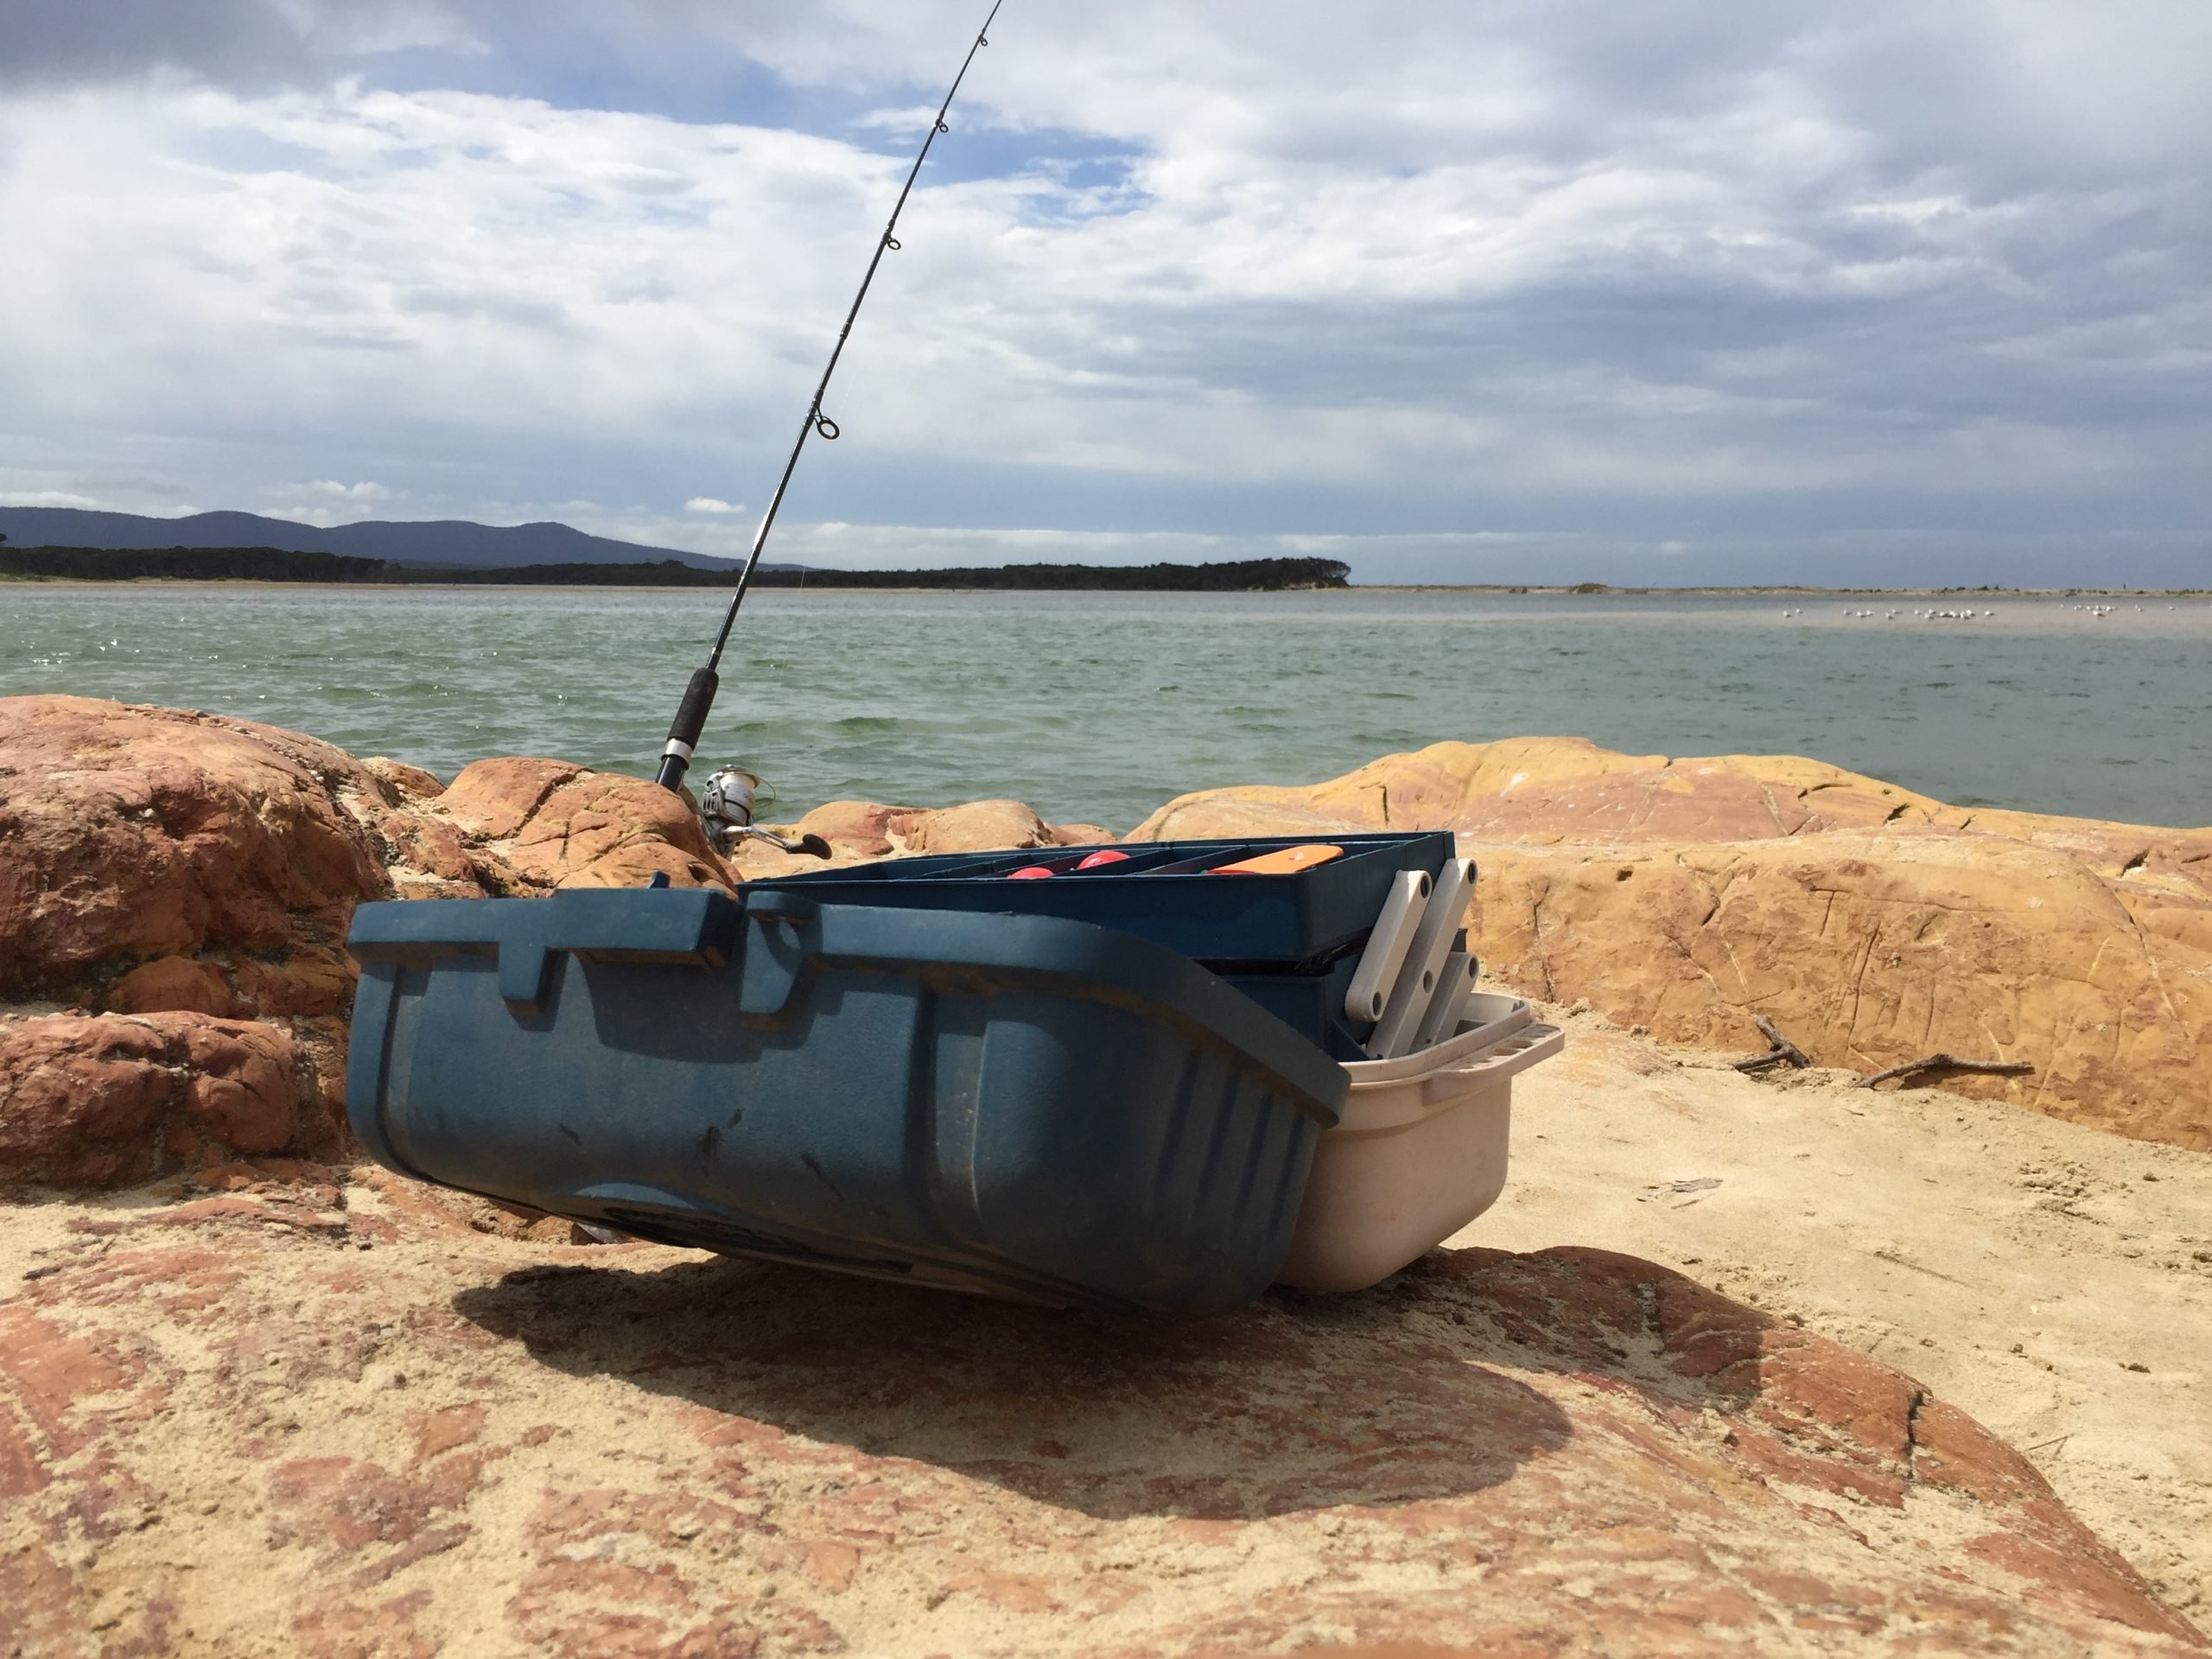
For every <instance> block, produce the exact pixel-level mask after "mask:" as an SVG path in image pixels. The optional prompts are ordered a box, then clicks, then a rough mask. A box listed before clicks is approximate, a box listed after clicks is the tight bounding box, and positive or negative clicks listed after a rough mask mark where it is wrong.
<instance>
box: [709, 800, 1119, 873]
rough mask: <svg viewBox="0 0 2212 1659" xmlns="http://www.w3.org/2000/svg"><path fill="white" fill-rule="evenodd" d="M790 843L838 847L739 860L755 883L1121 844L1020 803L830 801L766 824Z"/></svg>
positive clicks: (755, 846) (756, 847)
mask: <svg viewBox="0 0 2212 1659" xmlns="http://www.w3.org/2000/svg"><path fill="white" fill-rule="evenodd" d="M766 827H767V828H770V829H775V830H776V832H777V833H778V834H779V835H782V836H785V837H786V838H788V839H791V840H796V839H798V837H800V836H810V835H811V836H821V837H822V839H823V841H825V842H828V843H829V849H830V857H829V861H828V864H827V866H826V867H825V864H824V861H822V860H820V859H816V858H809V857H805V856H803V855H798V856H795V855H791V854H786V853H782V852H779V851H778V850H776V849H774V848H772V847H769V846H766V845H764V844H763V843H761V842H747V843H745V844H744V845H742V846H741V847H740V848H739V849H738V850H737V853H736V855H735V856H734V858H733V860H732V863H733V865H734V868H736V869H737V871H738V872H739V874H741V875H742V876H743V877H744V878H745V879H746V880H759V879H760V878H761V877H762V876H770V875H796V874H804V873H805V872H806V871H808V870H818V869H822V868H834V867H836V866H839V865H845V864H855V863H861V862H863V861H867V860H868V859H874V858H889V857H897V858H904V857H910V856H918V855H923V854H929V853H995V852H1011V851H1019V850H1021V849H1026V848H1030V847H1075V846H1081V845H1084V844H1085V843H1088V842H1109V841H1111V840H1113V839H1114V836H1113V834H1112V832H1111V831H1109V830H1106V829H1100V828H1098V827H1097V826H1096V824H1066V825H1061V826H1058V827H1055V826H1054V825H1052V824H1049V823H1046V822H1045V821H1044V819H1042V818H1040V817H1038V816H1037V814H1036V813H1035V812H1033V811H1032V810H1030V809H1029V808H1028V807H1026V806H1024V805H1023V804H1021V803H1020V802H1019V801H970V802H969V803H967V804H965V805H963V806H947V807H919V806H886V805H884V804H882V803H880V802H878V801H830V802H828V803H826V804H823V805H821V806H817V807H816V808H815V809H814V810H812V811H811V812H809V813H808V814H807V815H806V816H805V817H802V818H800V819H799V820H798V822H797V823H790V824H775V825H768V826H766Z"/></svg>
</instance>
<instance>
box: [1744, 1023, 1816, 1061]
mask: <svg viewBox="0 0 2212 1659" xmlns="http://www.w3.org/2000/svg"><path fill="white" fill-rule="evenodd" d="M1751 1020H1752V1023H1753V1024H1755V1025H1756V1026H1758V1028H1759V1030H1760V1031H1761V1032H1763V1033H1765V1036H1766V1039H1767V1041H1769V1042H1770V1043H1772V1044H1773V1045H1774V1046H1773V1047H1772V1048H1770V1049H1769V1050H1767V1052H1765V1053H1764V1054H1754V1055H1752V1056H1751V1058H1750V1059H1748V1060H1738V1061H1737V1062H1736V1063H1735V1065H1736V1069H1737V1070H1738V1071H1764V1070H1765V1069H1766V1068H1767V1067H1768V1066H1770V1065H1789V1066H1792V1067H1795V1068H1796V1070H1797V1071H1803V1070H1804V1069H1805V1068H1806V1067H1807V1066H1808V1065H1812V1061H1810V1060H1808V1059H1807V1058H1805V1051H1804V1050H1803V1049H1802V1048H1800V1047H1798V1046H1797V1045H1796V1044H1795V1043H1793V1042H1791V1041H1790V1040H1789V1039H1788V1038H1787V1037H1785V1036H1783V1034H1782V1033H1780V1032H1778V1031H1777V1030H1776V1029H1775V1028H1774V1021H1773V1020H1770V1019H1768V1018H1767V1017H1766V1016H1765V1015H1764V1014H1753V1015H1752V1016H1751Z"/></svg>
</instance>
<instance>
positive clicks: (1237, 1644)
mask: <svg viewBox="0 0 2212 1659" xmlns="http://www.w3.org/2000/svg"><path fill="white" fill-rule="evenodd" d="M342 1203H343V1207H342V1208H341V1207H340V1199H339V1198H337V1197H335V1196H334V1195H332V1194H331V1193H330V1192H329V1191H328V1190H327V1188H325V1187H323V1186H321V1185H318V1184H316V1183H315V1182H313V1181H312V1180H308V1181H302V1182H298V1183H283V1182H277V1181H271V1180H267V1179H258V1180H257V1179H240V1180H239V1181H238V1182H236V1183H234V1184H231V1185H227V1186H226V1190H224V1191H222V1192H219V1194H218V1195H216V1196H213V1197H208V1198H187V1199H186V1200H185V1201H183V1202H179V1203H175V1204H172V1205H166V1206H163V1205H156V1206H154V1207H152V1208H150V1209H135V1210H131V1211H122V1212H87V1213H85V1214H81V1215H76V1216H68V1215H62V1214H49V1215H48V1216H47V1217H45V1220H46V1222H47V1223H48V1226H47V1228H46V1230H45V1231H44V1232H43V1233H42V1234H41V1237H42V1238H44V1239H46V1240H48V1241H49V1242H48V1243H46V1244H44V1245H42V1246H41V1256H40V1261H41V1266H40V1267H39V1268H37V1269H36V1270H35V1276H32V1277H30V1278H28V1279H20V1278H16V1277H14V1276H12V1275H10V1276H8V1277H7V1278H6V1279H5V1280H0V1282H8V1283H10V1284H12V1285H13V1286H14V1288H13V1289H12V1290H11V1291H10V1293H9V1294H8V1295H7V1296H6V1298H5V1300H0V1492H5V1494H6V1495H7V1497H8V1498H9V1501H10V1521H9V1523H8V1524H9V1527H10V1532H9V1539H10V1548H9V1549H8V1550H7V1551H5V1552H0V1636H4V1637H7V1638H9V1639H10V1640H11V1641H12V1642H13V1643H16V1644H17V1645H20V1646H22V1647H23V1648H24V1649H27V1650H29V1651H35V1652H40V1653H42V1654H52V1655H55V1656H61V1659H67V1656H74V1655H77V1654H87V1655H89V1654H92V1653H97V1652H99V1651H102V1650H103V1649H104V1648H119V1647H123V1646H125V1645H126V1644H130V1643H136V1644H137V1645H138V1646H139V1647H141V1648H144V1649H150V1650H166V1651H174V1652H178V1653H181V1654H217V1653H226V1652H234V1651H241V1650H247V1649H254V1648H256V1647H257V1646H266V1645H268V1644H270V1643H276V1644H277V1645H280V1646H282V1647H283V1648H285V1649H287V1650H289V1651H296V1652H301V1653H304V1654H308V1655H339V1654H351V1653H365V1652H369V1651H381V1652H403V1653H404V1652H431V1651H441V1650H442V1651H448V1652H499V1651H507V1650H511V1649H512V1650H522V1649H528V1650H530V1651H533V1652H539V1653H544V1654H548V1655H554V1656H565V1655H587V1654H616V1653H622V1654H628V1653H637V1652H696V1653H702V1654H705V1653H748V1652H751V1653H758V1654H762V1655H772V1654H798V1653H811V1652H830V1651H845V1652H855V1653H868V1654H880V1655H887V1656H898V1655H908V1654H912V1655H917V1656H919V1655H925V1654H931V1653H958V1654H963V1655H978V1656H991V1655H1014V1654H1020V1655H1028V1654H1062V1653H1082V1654H1086V1655H1090V1654H1096V1655H1107V1656H1116V1655H1128V1656H1135V1655H1138V1654H1158V1653H1211V1654H1221V1655H1236V1654H1249V1653H1259V1652H1279V1651H1289V1650H1292V1649H1301V1650H1313V1649H1317V1648H1318V1649H1320V1650H1327V1649H1329V1648H1331V1647H1334V1648H1336V1649H1358V1648H1366V1649H1383V1650H1389V1649H1390V1648H1391V1645H1392V1644H1397V1646H1398V1647H1399V1648H1401V1649H1412V1650H1415V1651H1420V1652H1422V1653H1424V1654H1427V1655H1433V1654H1436V1653H1438V1652H1440V1651H1441V1652H1446V1653H1450V1652H1481V1653H1484V1654H1495V1653H1510V1654H1527V1655H1546V1654H1567V1653H1585V1652H1592V1651H1605V1652H1608V1653H1615V1654H1621V1655H1630V1656H1633V1655H1643V1654H1652V1655H1656V1654H1669V1655H1672V1654H1738V1653H1740V1654H1764V1653H1769V1652H1774V1651H1779V1650H1786V1651H1794V1652H1844V1653H1854V1654H1858V1653H1892V1652H1895V1653H1905V1652H1910V1653H1928V1652H1943V1653H1982V1654H2031V1653H2087V1652H2092V1651H2094V1652H2097V1653H2113V1654H2159V1655H2179V1654H2183V1653H2194V1652H2201V1651H2202V1650H2203V1649H2202V1644H2201V1643H2200V1642H2199V1640H2198V1639H2197V1638H2196V1634H2195V1633H2194V1632H2193V1631H2192V1630H2190V1627H2189V1626H2188V1625H2187V1624H2185V1623H2184V1622H2183V1620H2181V1619H2180V1618H2178V1617H2177V1616H2176V1615H2175V1614H2173V1613H2172V1612H2171V1611H2169V1610H2167V1609H2166V1608H2164V1607H2163V1606H2162V1605H2159V1604H2158V1601H2157V1600H2156V1599H2154V1598H2153V1597H2152V1596H2151V1595H2150V1594H2149V1593H2147V1592H2146V1591H2145V1587H2144V1586H2143V1585H2142V1583H2141V1581H2140V1580H2139V1579H2137V1578H2136V1577H2135V1575H2134V1574H2133V1573H2132V1572H2131V1571H2130V1570H2129V1569H2128V1568H2127V1567H2126V1565H2125V1564H2124V1563H2122V1562H2121V1561H2120V1560H2119V1559H2118V1558H2117V1557H2115V1556H2114V1555H2113V1554H2112V1552H2111V1551H2109V1550H2108V1549H2107V1548H2105V1547H2104V1546H2103V1545H2102V1544H2101V1542H2099V1541H2097V1540H2096V1539H2095V1538H2094V1536H2093V1535H2090V1534H2089V1533H2088V1532H2087V1531H2086V1530H2085V1529H2083V1528H2082V1526H2081V1525H2080V1524H2079V1523H2078V1522H2075V1520H2074V1519H2073V1518H2072V1517H2071V1516H2069V1514H2068V1513H2067V1512H2066V1510H2064V1509H2063V1507H2062V1506H2060V1505H2059V1504H2058V1503H2056V1500H2055V1499H2054V1498H2053V1497H2051V1495H2050V1490H2049V1488H2048V1487H2047V1486H2046V1485H2045V1484H2044V1482H2043V1481H2042V1478H2041V1477H2040V1476H2038V1475H2037V1473H2036V1471H2034V1469H2033V1468H2031V1466H2029V1465H2027V1464H2026V1463H2025V1462H2024V1461H2023V1460H2022V1459H2020V1458H2019V1457H2018V1455H2017V1454H2015V1453H2013V1452H2011V1451H2009V1450H2008V1449H2006V1448H2005V1447H2004V1446H2001V1445H1999V1443H1997V1442H1996V1441H1994V1440H1992V1439H1991V1438H1990V1437H1989V1436H1988V1435H1986V1433H1983V1432H1982V1431H1981V1430H1980V1429H1979V1428H1977V1427H1975V1426H1974V1424H1973V1422H1972V1421H1970V1420H1968V1419H1967V1418H1966V1417H1965V1416H1964V1415H1963V1414H1959V1413H1956V1412H1955V1411H1952V1410H1951V1409H1949V1408H1948V1407H1946V1406H1945V1405H1943V1404H1942V1402H1937V1401H1933V1400H1930V1399H1929V1397H1928V1396H1927V1395H1926V1392H1925V1390H1923V1389H1921V1388H1920V1387H1919V1386H1918V1385H1917V1384H1916V1383H1913V1382H1912V1380H1911V1379H1910V1378H1909V1377H1906V1376H1903V1375H1901V1374H1900V1373H1898V1372H1897V1371H1895V1370H1891V1368H1889V1367H1888V1366H1886V1365H1884V1364H1882V1363H1879V1362H1878V1361H1875V1360H1872V1359H1869V1358H1866V1357H1864V1356H1861V1355H1857V1354H1854V1353H1852V1352H1851V1351H1847V1350H1845V1349H1842V1348H1840V1347H1839V1346H1838V1345H1837V1344H1834V1343H1831V1342H1829V1341H1827V1339H1825V1338H1821V1337H1817V1336H1815V1335H1812V1334H1810V1333H1808V1332H1803V1331H1800V1330H1796V1329H1795V1328H1793V1327H1791V1326H1789V1325H1786V1324H1777V1322H1775V1321H1773V1320H1771V1319H1768V1318H1767V1317H1766V1316H1764V1315H1763V1314H1761V1313H1758V1312H1756V1311H1755V1310H1753V1309H1751V1308H1748V1307H1745V1306H1741V1305H1740V1304H1738V1303H1735V1302H1732V1301H1730V1300H1727V1299H1726V1298H1724V1297H1721V1296H1718V1295H1715V1294H1713V1293H1712V1292H1710V1291H1707V1290H1705V1289H1703V1288H1702V1287H1699V1286H1697V1285H1694V1284H1693V1283H1691V1282H1690V1281H1688V1280H1686V1279H1683V1278H1681V1276H1680V1275H1678V1274H1674V1273H1670V1272H1669V1271H1667V1270H1666V1269H1664V1268H1658V1267H1655V1266H1653V1265H1651V1264H1649V1263H1648V1262H1639V1261H1637V1260H1635V1259H1634V1258H1632V1257H1628V1256H1621V1255H1608V1254H1606V1253H1604V1252H1600V1251H1592V1250H1581V1249H1554V1250H1545V1251H1541V1252H1537V1253H1534V1254H1530V1255H1508V1254H1503V1253H1501V1252H1496V1251H1484V1250H1466V1251H1459V1252H1453V1253H1446V1254H1440V1255H1432V1256H1431V1257H1429V1258H1427V1259H1426V1260H1424V1261H1423V1262H1420V1263H1418V1264H1416V1265H1415V1267H1414V1268H1412V1269H1410V1270H1408V1272H1407V1273H1405V1274H1402V1275H1401V1276H1400V1277H1399V1278H1398V1279H1396V1280H1395V1281H1392V1282H1391V1283H1390V1284H1389V1285H1387V1286H1385V1287H1381V1288H1379V1289H1377V1290H1376V1291H1375V1292H1372V1293H1370V1294H1365V1295H1363V1296H1360V1297H1356V1298H1347V1299H1314V1300H1308V1299H1304V1298H1299V1297H1295V1296H1291V1295H1287V1294H1278V1295H1274V1296H1271V1297H1269V1298H1268V1299H1267V1300H1264V1301H1263V1302H1262V1303H1261V1304H1260V1305H1258V1306H1255V1307H1253V1308H1250V1309H1248V1310H1245V1311H1243V1312H1242V1313H1236V1314H1233V1315H1229V1316H1225V1317H1224V1318H1221V1319H1211V1320H1206V1321H1201V1322H1184V1323H1175V1322H1166V1321H1155V1320H1129V1319H1113V1318H1107V1317H1103V1316H1097V1315H1084V1314H1068V1313H1050V1312H1043V1311H1039V1310H1034V1309H1027V1308H1020V1307H1010V1306H995V1305H991V1304H988V1303H980V1302H971V1301H968V1300H961V1299H957V1298H948V1297H943V1296H938V1295H932V1294H927V1293H916V1292H912V1291H907V1290H904V1289H901V1288H899V1287H890V1286H880V1285H874V1284H870V1283H867V1282H864V1281H838V1280H835V1279H824V1278H823V1277H820V1276H818V1275H814V1274H805V1273H802V1272H800V1271H798V1270H796V1269H791V1268H781V1267H772V1266H768V1265H766V1264H759V1263H747V1262H737V1261H720V1260H715V1259H712V1258H704V1257H701V1256H698V1255H693V1254H691V1253H689V1252H683V1251H675V1250H665V1249H658V1248H657V1247H652V1246H646V1245H636V1244H632V1245H623V1246H617V1247H614V1248H613V1249H566V1248H561V1247H557V1246H550V1245H544V1244H538V1243H531V1241H528V1240H512V1241H509V1240H504V1239H501V1238H499V1237H496V1236H492V1235H490V1234H484V1233H474V1234H472V1233H470V1232H468V1231H467V1230H461V1229H457V1228H456V1227H454V1226H453V1225H450V1224H440V1225H429V1224H424V1223H422V1222H419V1221H418V1220H417V1219H416V1215H415V1214H414V1212H412V1211H408V1210H406V1209H404V1208H401V1207H398V1206H396V1205H392V1204H391V1203H388V1202H387V1201H386V1200H385V1198H384V1197H383V1196H382V1195H379V1194H378V1193H375V1192H369V1191H365V1190H364V1189H362V1188H359V1187H354V1188H351V1189H348V1191H347V1192H346V1195H344V1198H343V1200H342ZM364 1244H367V1245H369V1246H371V1247H372V1249H371V1253H369V1254H367V1255H364V1254H363V1253H362V1250H361V1247H362V1246H363V1245H364ZM9 1265H10V1263H9V1262H0V1270H4V1268H6V1267H7V1266H9Z"/></svg>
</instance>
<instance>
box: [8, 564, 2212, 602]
mask: <svg viewBox="0 0 2212 1659" xmlns="http://www.w3.org/2000/svg"><path fill="white" fill-rule="evenodd" d="M839 574H840V575H859V574H861V573H860V572H841V573H839ZM730 585H732V584H731V582H728V581H721V582H467V581H463V582H442V581H436V580H432V581H426V582H314V581H307V582H289V581H269V580H266V579H261V578H255V577H249V576H125V577H92V576H46V575H20V574H17V573H16V572H13V571H4V570H0V587H10V586H18V587H25V588H270V589H271V590H286V589H289V590H291V591H295V592H321V593H352V594H358V593H361V592H363V591H364V590H381V591H387V592H396V591H423V592H432V593H460V592H467V591H468V590H470V589H472V588H473V589H485V588H496V589H498V590H499V591H500V592H503V593H523V592H530V591H533V590H535V591H538V592H543V593H563V594H579V593H608V592H622V593H641V594H684V593H692V594H696V593H702V592H706V593H713V592H716V591H721V592H727V591H728V588H729V586H730ZM753 586H754V587H755V588H758V589H760V591H761V592H764V593H769V592H772V593H781V594H798V593H817V594H833V593H834V594H925V593H935V594H1053V593H1057V594H1144V593H1151V594H1206V593H1213V594H1239V595H1245V596H1249V595H1254V594H1286V593H1295V594H1496V595H1497V596H1499V597H1500V598H1531V599H1652V598H1658V599H1807V600H1815V599H1973V598H1975V597H1977V596H1979V597H1981V598H1985V599H1989V600H2004V599H2115V600H2135V601H2143V600H2154V599H2163V600H2176V599H2212V588H2094V587H2081V588H1790V587H1756V588H1755V587H1730V586H1719V585H1715V586H1700V587H1685V588H1660V587H1646V588H1630V587H1592V585H1590V584H1588V583H1577V584H1573V585H1567V584H1564V583H1562V584H1559V585H1555V586H1554V585H1545V584H1541V583H1534V582H1510V583H1508V582H1348V583H1346V584H1345V585H1344V586H1343V587H1341V588H1338V587H1328V588H1318V587H1316V588H1304V587H1300V588H1211V589H1198V588H1105V587H1100V588H1076V587H1053V588H1046V587H1038V588H1017V587H1012V586H1003V585H1001V586H990V587H983V586H976V587H967V586H959V587H956V586H951V585H950V584H948V585H945V586H942V587H927V588H925V587H918V586H914V585H912V584H909V583H904V582H885V583H880V584H865V585H864V584H862V583H860V582H851V581H839V582H822V583H819V584H814V583H808V582H795V581H791V580H790V579H788V578H785V579H784V580H782V581H779V582H762V581H760V580H758V579H756V580H755V582H754V583H753Z"/></svg>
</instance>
